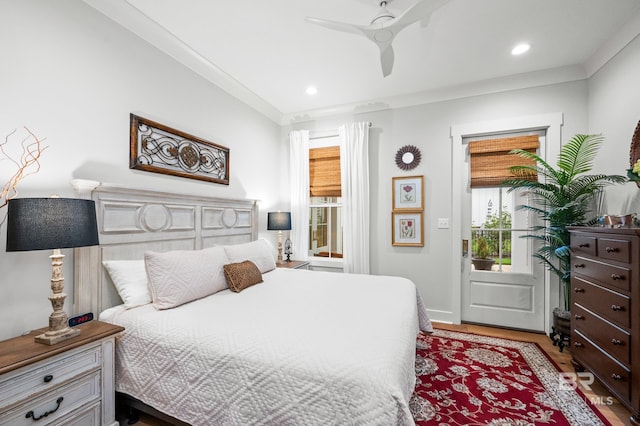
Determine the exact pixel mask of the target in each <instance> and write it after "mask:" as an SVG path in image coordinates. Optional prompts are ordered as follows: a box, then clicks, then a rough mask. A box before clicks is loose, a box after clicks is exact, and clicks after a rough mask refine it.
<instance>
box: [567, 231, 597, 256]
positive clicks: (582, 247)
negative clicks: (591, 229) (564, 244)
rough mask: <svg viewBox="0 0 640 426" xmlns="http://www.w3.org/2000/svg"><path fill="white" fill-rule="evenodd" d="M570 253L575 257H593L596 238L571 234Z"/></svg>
mask: <svg viewBox="0 0 640 426" xmlns="http://www.w3.org/2000/svg"><path fill="white" fill-rule="evenodd" d="M571 251H572V252H573V253H575V254H576V255H586V256H595V255H596V237H588V236H586V235H582V234H572V235H571Z"/></svg>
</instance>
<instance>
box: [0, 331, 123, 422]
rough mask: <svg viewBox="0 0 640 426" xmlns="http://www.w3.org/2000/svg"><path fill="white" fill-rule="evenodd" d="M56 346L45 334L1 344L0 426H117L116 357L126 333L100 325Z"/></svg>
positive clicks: (21, 337)
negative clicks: (41, 337)
mask: <svg viewBox="0 0 640 426" xmlns="http://www.w3.org/2000/svg"><path fill="white" fill-rule="evenodd" d="M78 329H80V330H81V333H80V335H79V336H77V337H74V338H72V339H69V340H66V341H64V342H62V343H58V344H57V345H52V346H49V345H45V344H42V343H36V342H35V341H34V340H33V339H34V337H35V336H36V335H38V334H41V333H42V332H43V330H34V331H32V332H31V333H29V334H26V335H24V336H19V337H14V338H13V339H9V340H5V341H3V342H0V425H12V426H13V425H31V424H34V422H35V421H38V420H39V421H38V424H39V425H53V424H55V425H65V426H71V425H77V426H94V425H95V426H99V425H107V426H117V425H118V422H116V420H115V388H114V374H115V370H114V356H115V337H116V334H118V333H120V332H122V331H124V328H122V327H119V326H115V325H111V324H107V323H104V322H100V321H91V322H88V323H86V324H83V325H79V326H78Z"/></svg>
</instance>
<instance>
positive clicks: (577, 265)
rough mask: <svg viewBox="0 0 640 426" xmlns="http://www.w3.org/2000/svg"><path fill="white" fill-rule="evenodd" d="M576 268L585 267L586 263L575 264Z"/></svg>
mask: <svg viewBox="0 0 640 426" xmlns="http://www.w3.org/2000/svg"><path fill="white" fill-rule="evenodd" d="M573 267H574V268H584V267H585V265H584V263H576V264H575V265H573Z"/></svg>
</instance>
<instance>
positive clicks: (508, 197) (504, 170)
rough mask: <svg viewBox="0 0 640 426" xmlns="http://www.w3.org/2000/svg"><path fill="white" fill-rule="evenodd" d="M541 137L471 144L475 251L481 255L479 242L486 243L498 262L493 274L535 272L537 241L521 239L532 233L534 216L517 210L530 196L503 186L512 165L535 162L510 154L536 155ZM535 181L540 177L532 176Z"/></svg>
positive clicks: (501, 139)
mask: <svg viewBox="0 0 640 426" xmlns="http://www.w3.org/2000/svg"><path fill="white" fill-rule="evenodd" d="M538 147H539V135H538V134H535V135H526V136H522V135H518V136H509V137H506V136H505V137H503V138H500V139H484V140H477V141H473V142H470V143H469V155H470V157H471V160H470V162H471V182H470V186H471V208H472V223H471V252H472V256H475V255H477V252H478V241H479V240H484V241H483V243H485V242H486V246H487V247H488V255H489V256H488V257H489V258H491V259H493V260H494V261H495V264H494V266H493V267H492V269H491V271H494V272H518V273H531V271H532V265H531V254H532V252H533V241H532V240H531V239H528V238H520V237H522V236H523V235H527V234H529V233H530V231H529V229H530V226H531V224H530V220H532V218H531V217H530V214H529V213H528V212H526V211H522V210H518V209H516V208H515V207H516V206H518V205H520V204H527V202H526V200H523V199H521V198H522V197H526V196H525V195H522V194H519V193H518V192H508V191H507V188H501V187H500V186H499V185H500V183H501V182H502V181H503V180H505V179H507V178H509V177H511V176H512V175H511V173H510V171H509V167H510V166H514V165H517V164H518V165H523V164H534V162H532V161H530V160H528V159H523V158H521V157H518V156H515V155H513V154H509V151H511V150H512V149H524V150H528V151H530V152H536V150H537V148H538ZM530 178H531V179H537V178H538V176H537V175H535V174H532V175H531V176H530Z"/></svg>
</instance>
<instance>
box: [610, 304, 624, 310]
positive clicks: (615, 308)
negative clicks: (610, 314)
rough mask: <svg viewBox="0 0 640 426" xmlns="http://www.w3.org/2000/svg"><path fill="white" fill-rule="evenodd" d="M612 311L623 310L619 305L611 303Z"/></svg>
mask: <svg viewBox="0 0 640 426" xmlns="http://www.w3.org/2000/svg"><path fill="white" fill-rule="evenodd" d="M611 310H612V311H624V308H623V307H622V306H620V305H611Z"/></svg>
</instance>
